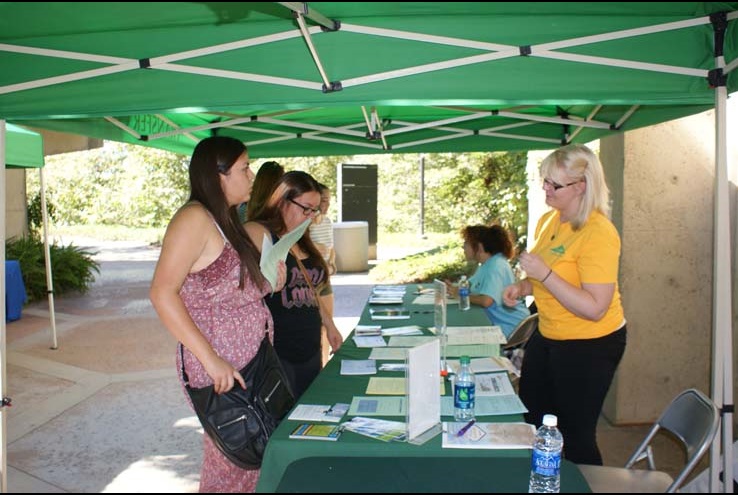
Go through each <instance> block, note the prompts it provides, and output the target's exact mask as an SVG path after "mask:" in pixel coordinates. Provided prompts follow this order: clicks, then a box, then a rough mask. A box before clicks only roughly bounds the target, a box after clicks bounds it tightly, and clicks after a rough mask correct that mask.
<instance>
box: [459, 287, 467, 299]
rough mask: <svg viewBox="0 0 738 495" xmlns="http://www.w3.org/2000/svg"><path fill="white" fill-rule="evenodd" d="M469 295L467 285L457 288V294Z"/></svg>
mask: <svg viewBox="0 0 738 495" xmlns="http://www.w3.org/2000/svg"><path fill="white" fill-rule="evenodd" d="M468 295H469V287H460V288H459V296H461V297H466V296H468Z"/></svg>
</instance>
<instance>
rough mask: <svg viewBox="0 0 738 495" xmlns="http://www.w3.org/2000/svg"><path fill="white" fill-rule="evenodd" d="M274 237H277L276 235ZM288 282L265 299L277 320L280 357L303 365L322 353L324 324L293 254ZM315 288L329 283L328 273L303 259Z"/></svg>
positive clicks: (317, 265)
mask: <svg viewBox="0 0 738 495" xmlns="http://www.w3.org/2000/svg"><path fill="white" fill-rule="evenodd" d="M272 237H274V236H272ZM286 264H287V281H286V282H285V284H284V288H282V290H281V291H279V292H275V293H274V294H267V295H266V296H265V297H264V300H265V301H266V303H267V306H269V310H270V311H271V312H272V318H273V319H274V348H275V349H276V351H277V354H278V355H279V357H280V358H282V359H285V360H287V361H291V362H293V363H302V362H305V361H307V360H308V359H310V358H311V357H313V356H314V355H315V353H316V352H318V351H319V350H320V330H321V325H322V321H321V318H320V310H319V308H318V303H317V301H316V300H315V295H314V293H313V291H312V290H311V289H310V286H309V285H308V284H307V282H306V281H305V277H304V276H303V274H302V270H300V267H299V266H298V264H297V261H296V260H295V257H294V256H293V255H292V253H289V254H288V255H287V260H286ZM302 264H303V265H304V266H305V271H307V273H308V276H309V277H310V279H311V280H310V281H311V282H312V284H313V287H318V286H319V285H320V284H322V283H323V282H324V281H325V278H326V273H325V270H323V268H322V266H321V265H320V264H319V263H316V262H315V261H314V260H313V259H311V258H306V259H304V260H302Z"/></svg>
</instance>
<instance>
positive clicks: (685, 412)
mask: <svg viewBox="0 0 738 495" xmlns="http://www.w3.org/2000/svg"><path fill="white" fill-rule="evenodd" d="M719 424H720V415H719V412H718V408H717V406H716V405H715V403H714V402H713V401H712V400H711V399H710V398H709V397H707V396H706V395H705V394H703V393H702V392H700V391H699V390H697V389H693V388H690V389H688V390H685V391H684V392H682V393H681V394H679V395H678V396H677V397H676V398H675V399H674V400H672V401H671V403H670V404H669V405H668V406H667V407H666V409H665V410H664V412H663V413H661V416H660V417H659V419H658V420H656V423H654V425H653V427H652V428H651V430H650V431H649V432H648V435H646V438H645V439H644V440H643V442H641V444H640V445H639V446H638V448H637V449H636V451H635V452H634V453H633V455H632V456H631V457H630V459H628V462H627V463H626V465H625V467H626V468H630V467H632V466H633V464H635V463H636V462H638V461H639V460H641V459H643V458H644V456H647V457H649V463H653V458H652V457H651V455H650V447H649V446H650V444H651V441H652V440H653V438H654V436H656V433H658V432H659V430H661V429H664V430H667V431H669V432H671V433H672V434H673V435H674V436H675V437H676V438H677V439H678V440H679V441H681V443H682V444H683V445H684V448H685V450H686V452H687V461H686V463H685V465H684V467H683V468H682V470H681V471H680V472H679V474H678V475H677V477H676V478H675V479H674V483H672V484H671V486H670V487H669V489H668V490H667V493H673V492H675V491H676V490H677V489H678V488H679V487H680V486H681V485H682V483H683V482H684V480H685V479H686V477H687V476H688V475H689V473H690V472H691V471H692V469H694V467H695V466H696V465H697V463H698V462H699V460H700V459H701V458H702V456H703V455H704V454H705V452H707V449H708V448H709V447H710V444H712V441H713V439H714V438H715V435H716V434H717V431H718V427H719ZM647 450H648V452H647ZM653 467H654V466H651V468H653Z"/></svg>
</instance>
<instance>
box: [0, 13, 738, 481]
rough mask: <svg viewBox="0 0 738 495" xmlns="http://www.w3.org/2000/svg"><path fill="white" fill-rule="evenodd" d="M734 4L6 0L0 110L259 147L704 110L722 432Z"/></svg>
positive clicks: (531, 140)
mask: <svg viewBox="0 0 738 495" xmlns="http://www.w3.org/2000/svg"><path fill="white" fill-rule="evenodd" d="M737 17H738V2H671V3H649V2H641V3H630V2H602V3H599V2H597V3H569V2H551V3H545V2H540V3H538V2H518V3H503V2H494V3H492V2H489V3H465V2H456V3H424V2H379V3H371V4H370V3H364V2H342V3H332V2H325V3H324V2H315V3H309V4H306V3H295V2H282V3H258V2H253V3H252V2H248V3H245V2H242V3H218V2H213V3H208V2H178V3H157V2H148V3H128V4H126V3H103V2H100V3H85V4H82V3H79V4H77V3H19V2H5V3H2V4H0V67H3V69H4V70H3V71H0V119H6V120H8V121H10V122H14V123H25V124H29V125H32V126H35V127H40V128H47V129H53V130H59V131H64V132H73V133H78V134H83V135H87V136H92V137H98V138H103V139H112V140H119V141H126V142H133V143H138V144H144V145H147V146H156V147H160V148H163V149H169V150H172V151H178V152H183V153H188V152H190V151H191V150H192V148H193V147H194V145H195V144H196V143H197V141H199V140H200V139H202V138H203V137H206V136H210V135H213V134H221V135H232V136H235V137H238V138H240V139H242V140H243V141H245V142H246V143H247V145H248V146H249V153H250V155H251V157H252V158H259V157H265V156H305V155H336V154H366V153H402V152H414V153H416V152H441V151H443V152H447V151H489V150H494V151H497V150H526V149H550V148H553V147H556V146H558V145H559V144H562V143H570V142H588V141H591V140H593V139H597V138H599V137H604V136H607V135H609V134H612V133H617V132H623V131H627V130H631V129H636V128H639V127H643V126H647V125H651V124H655V123H659V122H664V121H667V120H670V119H674V118H678V117H682V116H686V115H691V114H695V113H698V112H702V111H704V110H707V109H710V108H715V109H716V115H717V117H716V127H717V143H716V150H717V151H716V157H717V160H716V168H715V170H716V173H715V175H716V187H715V226H714V231H715V239H714V244H715V256H714V267H715V271H714V273H715V277H714V279H715V281H714V287H713V294H714V296H713V297H714V299H713V308H714V309H713V311H714V318H713V350H714V351H713V370H714V373H713V397H714V399H715V401H716V402H717V403H718V404H721V405H726V406H727V407H726V408H725V411H724V421H723V426H724V428H723V441H724V442H725V443H726V444H728V445H730V444H731V443H732V441H733V440H732V413H731V412H730V410H731V408H732V401H733V391H732V388H733V385H732V373H733V372H732V354H731V352H730V349H732V340H731V338H732V337H731V327H732V315H731V284H730V273H731V261H730V249H731V247H730V238H729V232H730V224H729V221H730V218H729V211H728V182H727V157H726V151H725V149H726V146H725V145H726V134H725V101H726V99H727V95H728V93H730V92H733V91H735V90H736V89H738V76H736V71H735V68H736V67H737V66H738V23H737V22H736V18H737ZM719 452H720V442H716V446H715V447H714V448H713V451H712V457H713V459H715V460H717V458H718V455H717V454H719ZM725 453H726V455H725V463H724V469H725V476H726V478H730V477H732V461H731V459H730V457H731V455H730V454H731V451H730V449H725ZM713 483H714V485H713V486H717V485H716V483H717V470H714V473H713Z"/></svg>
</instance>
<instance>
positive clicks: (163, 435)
mask: <svg viewBox="0 0 738 495" xmlns="http://www.w3.org/2000/svg"><path fill="white" fill-rule="evenodd" d="M65 242H66V243H68V242H69V241H65ZM75 245H82V246H86V245H89V246H90V248H91V249H93V250H95V251H98V254H97V255H96V256H95V258H96V259H97V260H98V261H99V262H100V264H101V273H100V275H99V276H98V277H97V279H96V281H95V283H94V284H93V286H92V287H91V289H90V291H89V293H88V294H86V295H75V296H65V297H59V298H57V299H56V301H55V306H56V322H57V334H58V336H57V339H58V349H56V350H52V349H50V346H51V344H52V337H51V333H50V324H49V312H48V304H47V302H46V301H43V302H37V303H34V304H31V305H27V306H26V307H25V308H24V310H23V317H22V318H21V319H20V320H18V321H15V322H11V323H8V324H7V334H6V335H7V336H6V345H7V395H8V396H9V397H11V398H12V400H13V406H12V407H10V408H7V409H6V410H5V411H6V414H7V444H8V448H7V460H8V473H7V474H8V490H9V491H10V492H16V493H21V492H26V493H30V492H37V493H38V492H41V493H64V492H79V493H106V492H107V493H118V492H128V493H131V492H147V493H150V492H161V493H165V492H167V493H173V492H179V493H188V492H196V491H197V488H198V483H199V470H200V462H201V441H202V440H201V438H202V429H201V428H200V426H199V424H198V422H197V419H196V417H195V416H194V414H193V413H192V411H191V410H190V409H189V408H188V406H187V405H186V403H185V399H184V393H183V392H182V390H181V389H180V386H179V383H178V381H177V376H176V371H175V367H174V354H175V341H174V339H173V338H172V337H171V336H170V335H169V333H168V332H167V331H166V330H165V329H164V328H163V326H162V325H161V324H160V323H159V320H158V318H157V316H156V314H155V312H154V310H153V308H152V307H151V304H150V303H149V299H148V287H149V283H150V281H151V275H152V273H153V269H154V265H155V263H156V259H157V257H158V250H157V249H153V248H149V247H147V246H145V245H142V244H140V243H135V242H115V243H93V241H88V243H87V244H85V240H75ZM380 255H381V253H380ZM334 285H335V294H336V311H335V313H336V323H337V325H338V327H339V329H340V330H341V331H342V332H343V333H345V334H348V332H350V331H351V329H353V327H354V325H355V324H356V321H357V320H358V315H359V313H360V311H361V309H362V307H363V305H364V303H365V301H366V298H367V296H368V294H369V291H370V289H371V284H370V282H369V281H368V278H367V276H366V274H365V273H363V274H339V275H337V276H336V277H335V278H334ZM646 430H647V426H631V427H614V426H612V425H610V424H609V423H607V421H605V420H601V422H600V428H599V431H598V435H599V443H600V446H601V449H602V450H603V454H604V456H605V463H606V464H608V465H622V464H624V462H625V459H627V457H628V455H629V454H630V452H631V451H632V450H633V449H634V448H635V446H636V445H637V443H638V442H639V441H640V440H641V439H642V438H643V436H644V435H645V432H646ZM656 458H657V460H659V459H661V460H662V462H661V463H659V467H660V468H661V469H663V470H666V471H670V472H672V473H673V472H675V470H676V469H677V466H678V465H679V462H680V454H679V452H678V451H677V449H676V448H675V446H674V445H673V444H670V443H669V442H667V443H664V444H663V445H662V446H661V447H659V449H657V456H656ZM703 464H704V463H703ZM701 469H702V467H700V468H698V471H699V470H701Z"/></svg>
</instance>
